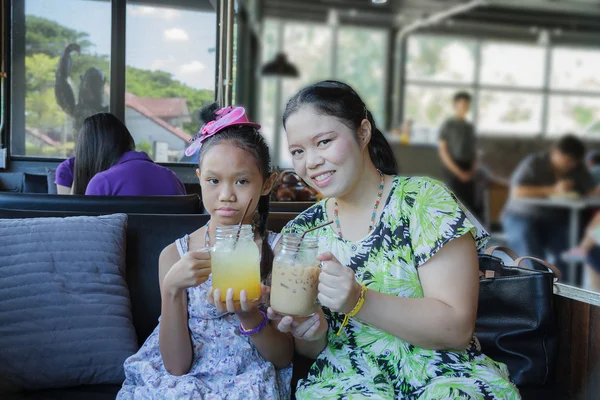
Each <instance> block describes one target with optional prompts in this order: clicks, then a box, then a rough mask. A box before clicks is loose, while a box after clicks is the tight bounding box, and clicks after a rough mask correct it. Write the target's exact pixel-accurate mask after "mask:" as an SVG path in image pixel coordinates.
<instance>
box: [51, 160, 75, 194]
mask: <svg viewBox="0 0 600 400" xmlns="http://www.w3.org/2000/svg"><path fill="white" fill-rule="evenodd" d="M74 170H75V157H71V158H67V159H66V160H65V161H63V162H61V163H60V164H59V165H58V167H56V178H55V179H54V183H55V184H56V193H57V194H71V191H72V190H73V171H74Z"/></svg>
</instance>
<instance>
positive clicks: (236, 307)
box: [206, 283, 271, 318]
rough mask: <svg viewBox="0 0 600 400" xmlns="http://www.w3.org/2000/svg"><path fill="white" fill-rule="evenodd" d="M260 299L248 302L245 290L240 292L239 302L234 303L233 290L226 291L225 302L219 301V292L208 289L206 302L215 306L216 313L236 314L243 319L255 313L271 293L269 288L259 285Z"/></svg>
mask: <svg viewBox="0 0 600 400" xmlns="http://www.w3.org/2000/svg"><path fill="white" fill-rule="evenodd" d="M260 291H261V293H262V294H261V297H259V298H258V299H256V300H254V301H248V294H247V293H246V291H245V290H242V291H241V292H240V301H239V302H236V301H234V300H233V295H234V293H233V289H231V288H229V289H227V294H226V296H225V302H222V301H221V290H219V289H214V290H213V288H210V290H209V291H208V296H207V299H206V300H207V302H208V303H209V304H212V305H213V306H215V308H216V309H217V311H218V312H221V313H224V312H229V313H236V314H238V316H239V317H240V318H241V317H244V316H245V314H250V313H253V312H254V311H256V308H257V307H258V305H259V304H260V303H261V302H263V301H264V298H265V297H268V295H269V293H270V292H271V288H270V287H268V286H265V285H263V284H262V283H261V285H260Z"/></svg>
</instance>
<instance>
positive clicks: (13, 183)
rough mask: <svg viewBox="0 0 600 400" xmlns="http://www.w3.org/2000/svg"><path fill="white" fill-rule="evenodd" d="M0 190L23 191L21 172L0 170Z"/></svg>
mask: <svg viewBox="0 0 600 400" xmlns="http://www.w3.org/2000/svg"><path fill="white" fill-rule="evenodd" d="M0 190H1V191H3V192H16V193H20V192H22V191H23V173H22V172H0Z"/></svg>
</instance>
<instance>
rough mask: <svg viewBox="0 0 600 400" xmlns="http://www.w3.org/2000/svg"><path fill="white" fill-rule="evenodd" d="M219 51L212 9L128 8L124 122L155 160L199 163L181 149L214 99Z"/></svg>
mask: <svg viewBox="0 0 600 400" xmlns="http://www.w3.org/2000/svg"><path fill="white" fill-rule="evenodd" d="M202 3H203V4H204V5H201V6H199V7H210V6H209V5H208V4H209V3H208V2H202ZM215 48H216V12H215V10H214V9H212V8H205V9H194V10H191V9H182V8H170V7H155V6H145V5H139V2H135V4H128V5H127V54H126V68H127V70H126V94H125V120H126V123H127V126H128V128H129V130H130V131H131V134H132V135H133V137H134V139H135V142H136V147H137V148H138V150H142V151H146V152H147V153H148V154H149V155H150V156H151V157H153V159H154V160H155V161H158V162H195V160H191V159H188V158H187V157H185V155H184V154H183V151H184V150H185V148H186V146H187V145H188V144H189V140H190V138H191V136H193V135H194V134H195V133H196V131H197V130H198V127H199V121H198V118H197V115H198V111H199V109H200V108H201V107H202V106H203V105H205V104H207V103H210V102H213V101H214V97H215V74H216V70H215V68H216V66H215V64H216V55H215V54H216V52H215Z"/></svg>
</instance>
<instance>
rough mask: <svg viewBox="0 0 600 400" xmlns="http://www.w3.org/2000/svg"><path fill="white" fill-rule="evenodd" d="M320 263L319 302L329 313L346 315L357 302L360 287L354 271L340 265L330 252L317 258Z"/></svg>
mask: <svg viewBox="0 0 600 400" xmlns="http://www.w3.org/2000/svg"><path fill="white" fill-rule="evenodd" d="M317 260H319V261H321V273H320V274H319V302H320V303H321V305H323V306H325V307H327V308H329V309H330V310H331V311H335V312H340V313H344V314H347V313H349V312H350V311H352V309H353V308H354V306H356V303H357V302H358V299H359V297H360V292H361V286H360V284H359V283H358V282H357V281H356V278H354V271H353V270H352V268H348V267H345V266H343V265H342V264H340V262H339V261H338V260H337V259H336V258H335V257H334V256H333V254H331V253H330V252H327V253H322V254H319V255H318V256H317Z"/></svg>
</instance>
